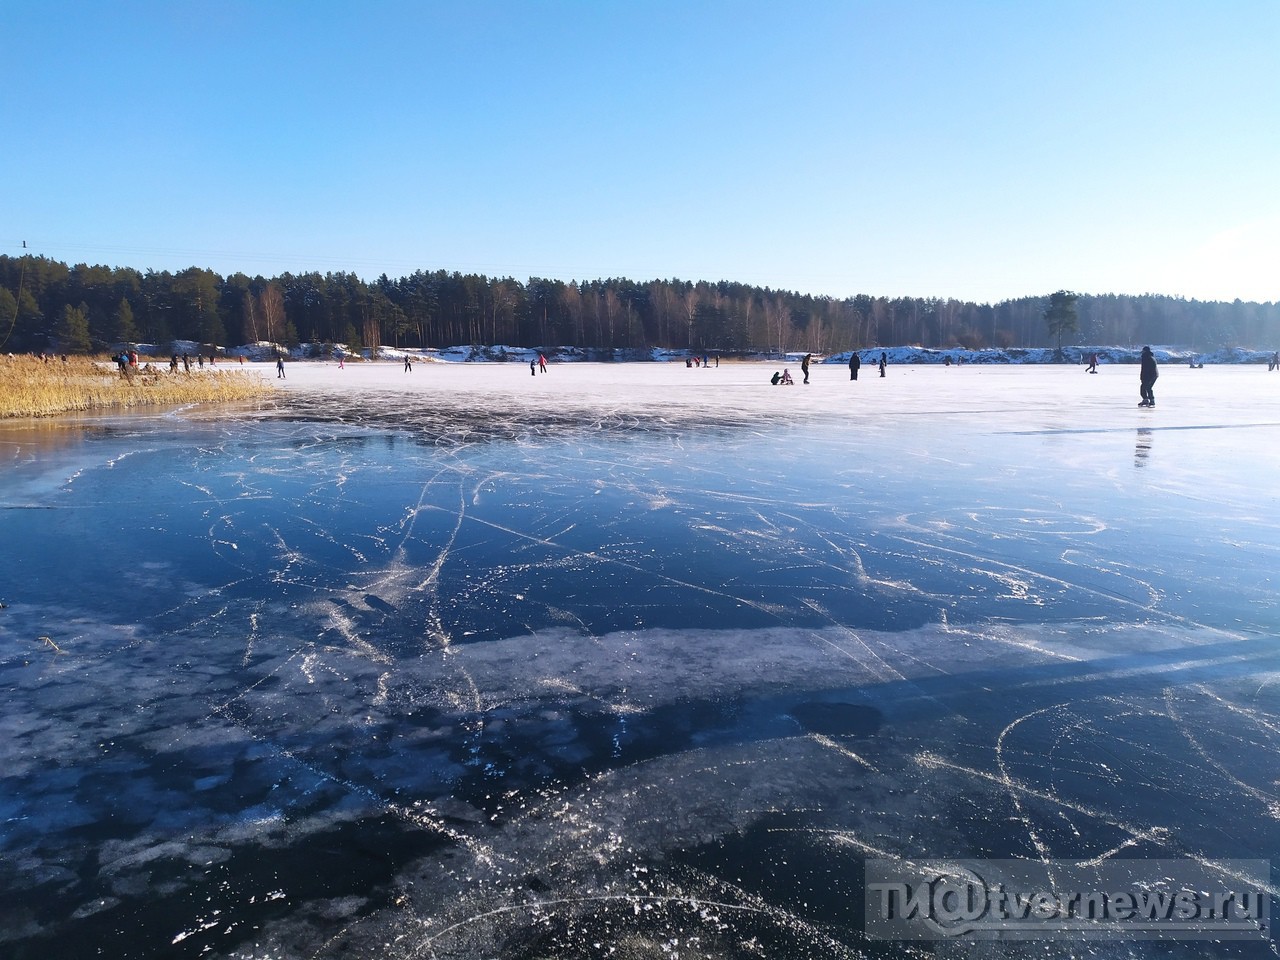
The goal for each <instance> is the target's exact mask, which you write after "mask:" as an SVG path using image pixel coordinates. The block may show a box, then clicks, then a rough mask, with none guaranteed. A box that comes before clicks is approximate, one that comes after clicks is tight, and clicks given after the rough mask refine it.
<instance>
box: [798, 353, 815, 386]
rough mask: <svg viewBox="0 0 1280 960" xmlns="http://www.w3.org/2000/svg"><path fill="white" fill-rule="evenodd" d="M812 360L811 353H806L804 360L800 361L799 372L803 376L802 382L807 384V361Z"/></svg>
mask: <svg viewBox="0 0 1280 960" xmlns="http://www.w3.org/2000/svg"><path fill="white" fill-rule="evenodd" d="M812 359H813V354H812V353H806V354H805V355H804V359H803V360H801V361H800V372H801V373H803V374H804V382H805V383H808V382H809V361H810V360H812Z"/></svg>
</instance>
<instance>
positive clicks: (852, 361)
mask: <svg viewBox="0 0 1280 960" xmlns="http://www.w3.org/2000/svg"><path fill="white" fill-rule="evenodd" d="M860 366H862V358H861V357H860V356H858V351H857V350H855V351H853V353H851V354H849V379H850V380H857V379H858V368H859V367H860Z"/></svg>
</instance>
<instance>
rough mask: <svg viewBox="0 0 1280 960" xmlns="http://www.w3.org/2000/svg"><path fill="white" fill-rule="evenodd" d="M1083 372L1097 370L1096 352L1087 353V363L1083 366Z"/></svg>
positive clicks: (1095, 371)
mask: <svg viewBox="0 0 1280 960" xmlns="http://www.w3.org/2000/svg"><path fill="white" fill-rule="evenodd" d="M1084 372H1085V373H1097V372H1098V355H1097V354H1096V353H1091V354H1089V365H1088V366H1087V367H1085V368H1084Z"/></svg>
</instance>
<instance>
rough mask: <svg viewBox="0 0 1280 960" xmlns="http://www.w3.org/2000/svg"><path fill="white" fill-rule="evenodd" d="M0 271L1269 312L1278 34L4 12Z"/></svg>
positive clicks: (613, 10) (520, 15)
mask: <svg viewBox="0 0 1280 960" xmlns="http://www.w3.org/2000/svg"><path fill="white" fill-rule="evenodd" d="M0 23H3V31H2V32H3V36H4V43H3V49H4V54H3V58H4V62H5V66H6V69H5V81H4V83H3V85H0V106H2V107H3V109H2V110H0V117H3V123H4V133H3V137H2V140H3V143H4V149H3V150H2V151H0V174H3V176H2V177H0V183H3V195H2V196H3V202H2V203H0V253H7V254H10V255H16V254H18V253H20V252H21V246H22V242H23V241H24V240H25V241H26V242H27V246H28V250H29V251H31V252H34V253H37V254H43V255H45V256H49V257H52V258H54V259H58V260H64V261H67V262H69V263H80V262H86V263H103V264H108V265H113V266H132V267H136V268H139V269H148V268H152V269H157V270H165V269H168V270H177V269H182V268H184V267H188V266H193V265H195V266H201V267H210V268H212V269H214V270H216V271H218V272H219V273H223V274H228V273H231V272H234V271H237V270H243V271H244V272H246V273H249V274H250V275H252V274H256V273H261V274H263V275H267V276H270V275H273V274H279V273H282V272H284V271H286V270H289V271H294V272H297V271H303V270H320V271H321V272H325V271H330V270H334V271H338V270H344V271H353V272H355V273H357V274H360V275H361V276H364V277H368V278H372V277H376V276H377V275H378V274H380V273H384V272H385V273H387V274H388V275H390V276H392V277H395V276H402V275H405V274H408V273H411V272H413V271H414V270H416V269H426V270H434V269H440V268H444V269H448V270H460V271H463V272H475V273H485V274H488V275H491V276H513V277H515V278H517V279H519V280H526V279H527V278H529V277H530V276H544V277H555V278H559V279H562V280H571V279H579V280H581V279H595V278H599V277H609V276H625V277H630V278H631V279H634V280H649V279H654V278H671V277H679V278H682V279H705V280H721V279H725V280H737V281H742V282H747V283H756V284H761V285H766V286H771V287H774V288H784V289H790V290H798V291H802V292H808V293H815V294H825V295H830V296H836V297H843V296H849V295H853V294H857V293H867V294H872V295H883V296H902V295H907V296H922V297H925V296H938V297H956V298H961V299H970V300H978V301H984V302H995V301H998V300H1001V299H1005V298H1010V297H1018V296H1024V295H1041V294H1045V293H1048V292H1052V291H1054V290H1058V289H1070V290H1075V291H1078V292H1081V293H1146V292H1156V293H1168V294H1175V295H1181V296H1186V297H1191V298H1196V299H1235V298H1237V297H1239V298H1240V299H1244V300H1261V301H1274V300H1280V69H1277V66H1276V51H1277V50H1278V49H1280V2H1277V0H1221V2H1212V0H1204V2H1197V3H1188V2H1180V0H1153V2H1125V0H1107V2H1086V0H1081V2H1068V0H1063V2H1055V0H1031V2H1027V0H1009V2H969V0H950V2H946V0H938V2H919V0H884V2H856V0H848V2H798V3H794V4H793V3H786V4H784V3H780V2H777V0H773V2H754V0H742V2H701V3H700V2H688V0H685V2H644V0H632V2H626V3H623V2H618V3H611V2H567V0H565V2H551V0H548V2H539V0H530V2H483V0H481V2H457V3H455V2H434V3H433V2H400V0H395V2H392V0H387V2H378V0H372V2H361V3H354V2H352V3H335V2H325V0H307V2H302V0H298V2H289V3H285V2H252V3H250V2H242V0H218V2H213V0H207V2H181V0H172V2H111V3H103V2H60V0H41V2H39V3H34V2H18V0H0Z"/></svg>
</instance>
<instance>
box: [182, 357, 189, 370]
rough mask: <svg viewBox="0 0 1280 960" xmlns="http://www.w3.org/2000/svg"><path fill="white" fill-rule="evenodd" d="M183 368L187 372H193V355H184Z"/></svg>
mask: <svg viewBox="0 0 1280 960" xmlns="http://www.w3.org/2000/svg"><path fill="white" fill-rule="evenodd" d="M182 369H183V370H184V371H186V372H187V373H190V372H191V357H190V355H189V354H185V353H184V354H183V355H182Z"/></svg>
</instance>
